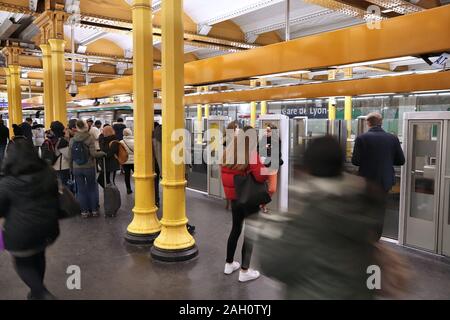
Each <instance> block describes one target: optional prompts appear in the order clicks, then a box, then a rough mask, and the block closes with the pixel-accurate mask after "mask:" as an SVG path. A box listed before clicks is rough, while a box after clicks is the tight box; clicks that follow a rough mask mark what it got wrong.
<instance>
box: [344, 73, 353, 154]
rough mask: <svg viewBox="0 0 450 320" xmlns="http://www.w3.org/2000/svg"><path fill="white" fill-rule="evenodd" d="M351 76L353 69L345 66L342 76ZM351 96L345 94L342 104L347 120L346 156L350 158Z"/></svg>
mask: <svg viewBox="0 0 450 320" xmlns="http://www.w3.org/2000/svg"><path fill="white" fill-rule="evenodd" d="M352 77H353V69H352V68H345V69H344V78H345V79H350V78H352ZM352 104H353V103H352V97H349V96H346V97H345V104H344V120H346V122H347V158H350V157H351V155H352V150H353V147H352V143H351V142H352V139H351V136H352V111H353V108H352Z"/></svg>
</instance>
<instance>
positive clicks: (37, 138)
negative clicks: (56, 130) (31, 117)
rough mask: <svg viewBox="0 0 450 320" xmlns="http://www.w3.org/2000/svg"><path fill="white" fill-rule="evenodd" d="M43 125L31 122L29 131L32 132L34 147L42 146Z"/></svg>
mask: <svg viewBox="0 0 450 320" xmlns="http://www.w3.org/2000/svg"><path fill="white" fill-rule="evenodd" d="M44 128H45V127H44V126H43V125H42V124H39V123H37V122H35V123H33V126H32V127H31V132H32V134H33V144H34V146H35V147H37V148H39V147H41V146H42V144H43V143H44V140H45V129H44Z"/></svg>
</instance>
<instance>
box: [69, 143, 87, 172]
mask: <svg viewBox="0 0 450 320" xmlns="http://www.w3.org/2000/svg"><path fill="white" fill-rule="evenodd" d="M71 151H72V160H73V162H75V163H76V164H77V165H79V166H81V165H83V164H86V163H87V162H88V161H89V147H88V146H87V145H86V144H85V143H84V141H75V142H74V143H73V145H72V149H71Z"/></svg>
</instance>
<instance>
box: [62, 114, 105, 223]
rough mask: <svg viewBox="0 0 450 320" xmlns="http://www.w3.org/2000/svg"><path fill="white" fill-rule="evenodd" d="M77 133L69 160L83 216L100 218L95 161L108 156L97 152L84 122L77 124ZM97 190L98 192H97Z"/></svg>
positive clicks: (70, 148) (70, 150) (71, 141)
mask: <svg viewBox="0 0 450 320" xmlns="http://www.w3.org/2000/svg"><path fill="white" fill-rule="evenodd" d="M76 129H77V131H76V133H75V135H74V137H73V138H72V139H70V142H69V159H70V163H71V165H72V172H73V175H74V178H75V183H76V185H77V199H78V201H79V202H80V205H81V216H82V217H83V218H88V217H89V216H90V215H92V216H93V217H98V216H99V213H98V201H99V200H98V185H97V182H96V177H95V165H96V164H95V159H96V158H101V157H104V156H106V154H105V153H104V152H102V151H96V150H95V142H94V139H93V138H92V136H91V135H90V134H89V132H88V125H87V124H86V122H84V121H83V120H78V121H77V123H76ZM96 189H97V190H96Z"/></svg>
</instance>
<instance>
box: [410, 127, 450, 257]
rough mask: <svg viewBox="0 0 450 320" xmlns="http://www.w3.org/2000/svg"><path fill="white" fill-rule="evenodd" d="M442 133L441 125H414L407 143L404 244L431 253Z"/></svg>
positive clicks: (433, 240)
mask: <svg viewBox="0 0 450 320" xmlns="http://www.w3.org/2000/svg"><path fill="white" fill-rule="evenodd" d="M441 130H442V122H441V121H436V122H430V121H423V122H422V121H414V122H411V123H410V128H409V132H410V137H409V139H408V140H409V142H408V144H409V145H408V150H410V154H409V156H410V158H409V164H408V170H409V173H410V178H409V212H408V213H409V214H408V216H407V221H406V223H407V225H406V231H407V232H406V243H407V244H409V245H412V246H415V247H419V248H422V249H426V250H431V251H436V248H437V246H436V245H437V241H436V239H437V237H436V235H437V234H436V232H437V226H436V224H437V208H438V206H439V197H438V196H439V192H438V190H439V188H438V180H439V176H438V174H439V158H440V155H439V150H440V144H441Z"/></svg>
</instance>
